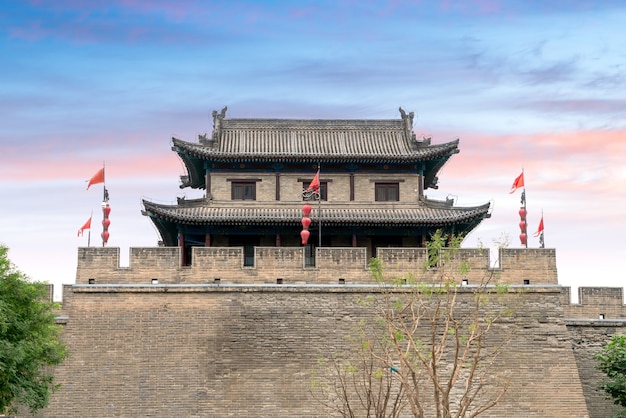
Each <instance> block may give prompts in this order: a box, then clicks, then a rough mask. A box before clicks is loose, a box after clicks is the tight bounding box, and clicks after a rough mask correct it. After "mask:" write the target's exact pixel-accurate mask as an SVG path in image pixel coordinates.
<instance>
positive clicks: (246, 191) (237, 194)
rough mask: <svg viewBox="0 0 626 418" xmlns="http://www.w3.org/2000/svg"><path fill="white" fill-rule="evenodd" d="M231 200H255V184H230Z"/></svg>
mask: <svg viewBox="0 0 626 418" xmlns="http://www.w3.org/2000/svg"><path fill="white" fill-rule="evenodd" d="M231 199H232V200H256V182H252V181H233V182H232V183H231Z"/></svg>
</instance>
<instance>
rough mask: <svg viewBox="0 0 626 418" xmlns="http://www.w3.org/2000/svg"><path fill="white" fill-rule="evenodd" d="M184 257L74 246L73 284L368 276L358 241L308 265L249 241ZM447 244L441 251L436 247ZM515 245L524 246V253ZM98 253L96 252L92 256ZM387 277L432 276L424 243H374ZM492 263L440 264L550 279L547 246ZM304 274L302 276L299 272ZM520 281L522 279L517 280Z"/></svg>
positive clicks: (464, 259)
mask: <svg viewBox="0 0 626 418" xmlns="http://www.w3.org/2000/svg"><path fill="white" fill-rule="evenodd" d="M191 250H192V251H191V263H190V265H188V266H182V265H181V263H182V258H181V253H180V248H179V247H153V248H145V247H142V248H131V249H130V262H129V266H128V267H121V266H120V265H119V248H99V247H88V248H80V249H79V253H78V268H77V283H81V284H88V283H89V280H90V279H91V280H92V281H93V284H106V283H129V284H131V283H144V282H145V281H146V280H147V279H157V280H159V281H162V282H164V283H206V281H207V271H217V272H219V274H217V273H211V274H209V275H210V276H211V277H212V276H216V277H217V276H219V277H220V279H221V280H222V281H224V282H227V281H228V282H232V283H271V282H274V281H275V280H276V278H277V277H282V278H284V279H285V280H288V281H291V282H307V283H334V282H336V281H337V277H338V275H340V276H341V277H342V278H344V279H345V280H349V281H350V282H352V283H371V281H372V277H371V275H369V274H367V270H368V261H369V258H368V255H367V248H366V247H319V248H316V255H315V264H314V265H307V263H306V259H305V254H304V249H303V247H255V248H254V263H253V264H252V265H251V266H245V265H244V251H243V247H192V249H191ZM444 251H447V250H444ZM523 251H529V252H530V253H529V254H524V252H523ZM100 254H102V257H100V256H99V255H100ZM377 255H378V256H379V257H380V258H381V260H382V262H383V266H384V268H385V273H386V274H387V275H389V276H405V275H407V274H412V275H413V276H414V277H419V278H420V279H422V280H427V281H428V280H435V278H436V277H437V275H438V274H439V271H438V269H437V268H432V269H425V265H426V263H427V261H428V251H427V249H425V248H385V247H381V248H378V254H377ZM500 257H501V263H500V267H499V268H491V267H490V263H491V260H490V255H489V251H487V250H484V249H479V248H463V249H460V250H458V251H455V253H454V255H453V256H452V257H451V259H450V261H449V262H448V263H447V266H446V268H447V269H448V271H449V272H451V273H456V272H458V271H459V269H460V268H461V267H462V265H466V266H467V267H469V271H468V272H467V273H464V274H463V277H462V278H461V277H460V276H459V281H460V280H461V279H465V280H468V281H469V283H472V284H477V283H481V282H484V281H489V282H490V283H506V284H511V285H517V284H520V285H521V284H540V285H541V284H558V283H557V279H556V262H555V260H554V258H555V252H554V250H551V249H533V250H522V251H521V252H520V250H517V249H502V250H500ZM304 278H306V279H304ZM524 280H528V282H527V283H526V282H524Z"/></svg>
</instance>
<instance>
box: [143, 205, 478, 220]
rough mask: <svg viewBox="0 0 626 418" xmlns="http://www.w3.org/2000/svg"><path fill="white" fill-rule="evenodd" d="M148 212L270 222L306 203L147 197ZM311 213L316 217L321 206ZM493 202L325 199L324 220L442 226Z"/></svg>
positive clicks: (297, 215)
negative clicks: (346, 202)
mask: <svg viewBox="0 0 626 418" xmlns="http://www.w3.org/2000/svg"><path fill="white" fill-rule="evenodd" d="M143 204H144V208H145V214H147V215H149V216H153V217H157V218H161V219H164V220H167V221H170V222H175V223H183V224H194V225H204V224H227V225H264V224H265V225H270V224H300V221H301V219H302V210H301V208H302V204H301V203H299V204H297V205H295V204H293V205H281V206H273V207H271V206H266V207H264V206H256V205H255V206H249V205H245V204H242V205H239V206H233V207H212V206H210V205H189V206H181V205H162V204H157V203H152V202H149V201H146V200H144V201H143ZM313 207H314V208H315V209H314V211H313V213H312V214H311V218H312V219H316V216H317V212H316V211H317V209H316V208H317V207H316V205H315V204H314V205H313ZM488 212H489V204H488V203H487V204H484V205H481V206H474V207H451V206H450V207H445V205H439V204H432V205H421V206H412V207H409V206H404V205H403V207H399V208H398V207H359V208H351V207H349V206H342V207H335V205H333V203H327V202H323V203H322V222H324V223H326V224H328V225H364V226H365V225H376V226H383V225H389V226H438V225H451V224H457V223H466V222H470V223H478V222H480V221H481V220H482V219H483V218H486V217H488V216H489V215H488Z"/></svg>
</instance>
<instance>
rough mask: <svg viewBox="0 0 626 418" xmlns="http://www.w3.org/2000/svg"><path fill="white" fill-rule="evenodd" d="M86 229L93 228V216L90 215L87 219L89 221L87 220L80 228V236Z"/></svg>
mask: <svg viewBox="0 0 626 418" xmlns="http://www.w3.org/2000/svg"><path fill="white" fill-rule="evenodd" d="M85 229H91V216H90V217H89V219H87V222H85V225H83V226H82V227H81V228H80V229H79V230H78V236H79V237H80V236H81V235H83V231H84V230H85Z"/></svg>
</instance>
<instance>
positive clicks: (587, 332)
mask: <svg viewBox="0 0 626 418" xmlns="http://www.w3.org/2000/svg"><path fill="white" fill-rule="evenodd" d="M379 256H380V258H381V259H382V260H383V263H384V265H385V271H386V274H388V275H389V276H402V275H405V274H407V271H408V272H416V273H417V272H419V274H424V275H425V276H419V277H420V278H421V279H423V278H424V277H426V278H428V277H430V278H434V277H435V275H436V274H440V273H442V271H441V270H437V269H426V270H425V271H424V268H423V266H424V262H425V261H426V250H425V249H419V248H418V249H411V248H409V249H407V248H403V249H398V248H395V249H388V248H380V249H379ZM499 257H500V264H499V267H497V268H492V267H490V265H491V261H490V260H489V255H488V251H483V250H479V249H462V250H461V251H459V253H458V254H456V256H455V257H454V259H453V260H452V262H451V263H450V264H448V265H447V269H448V270H450V271H451V272H454V270H455V268H454V267H455V266H457V267H458V266H459V265H460V263H461V262H466V263H467V264H468V265H469V266H470V267H472V268H471V270H470V272H469V273H468V274H467V275H464V276H462V277H459V279H460V280H463V279H465V280H467V286H462V287H461V288H460V292H461V293H460V298H461V299H460V300H461V305H464V302H463V300H464V298H468V297H470V295H471V292H472V289H473V288H474V286H475V285H476V284H478V283H480V281H481V280H484V279H485V278H489V279H490V280H491V284H496V283H505V284H507V285H508V287H507V293H506V294H505V295H504V296H502V297H504V298H505V302H498V303H504V304H506V305H507V306H511V307H513V312H514V313H515V315H514V319H513V320H512V321H510V322H506V323H503V324H500V325H499V327H500V328H497V329H496V330H495V331H494V335H496V340H492V341H491V344H499V343H500V342H501V341H499V340H497V338H501V337H500V336H505V335H509V336H513V338H512V339H511V341H510V342H509V343H508V344H507V345H506V350H504V351H503V354H502V356H501V358H500V359H499V360H498V368H497V370H498V371H497V373H507V374H508V375H510V376H511V379H512V380H511V387H510V388H509V390H508V392H507V395H506V396H505V398H504V399H503V400H502V402H501V404H500V405H499V406H498V407H496V408H495V409H494V410H492V411H491V412H490V414H488V415H485V416H494V417H500V416H508V417H528V416H551V417H570V416H576V417H585V416H589V417H597V418H600V417H605V416H609V415H610V414H611V413H612V412H614V407H613V406H612V404H611V402H610V401H607V400H605V399H604V396H603V394H602V393H601V392H600V391H598V389H597V385H598V382H599V381H600V379H601V378H602V375H601V374H600V373H599V372H598V371H597V370H595V361H594V355H595V353H596V352H597V351H598V350H599V349H600V348H601V347H602V346H603V345H604V344H606V342H607V341H608V340H609V339H610V337H611V336H612V335H614V334H615V333H623V332H624V331H625V330H626V307H625V306H624V302H623V290H622V289H620V288H591V287H581V288H579V290H578V292H579V303H577V304H571V303H570V288H567V287H562V286H559V285H558V282H557V279H556V261H555V254H554V250H546V249H536V250H535V249H533V250H525V249H524V250H501V251H500V254H499ZM180 260H181V259H180V250H179V248H177V247H159V248H132V249H131V250H130V263H129V266H128V267H121V266H120V263H119V249H118V248H93V247H88V248H80V249H79V251H78V268H77V281H76V284H75V285H66V286H64V289H63V307H62V309H61V311H60V312H59V318H58V322H59V323H60V324H63V327H64V332H63V338H64V340H65V341H66V342H67V344H68V347H69V349H70V351H71V353H72V355H71V357H70V359H69V360H68V361H66V363H65V364H63V365H62V366H60V367H58V368H57V369H56V370H55V375H56V378H57V381H58V383H60V384H61V385H62V389H61V391H60V392H57V393H56V394H55V395H54V396H53V398H52V401H51V404H50V407H49V408H47V409H46V410H44V411H42V412H41V413H40V414H39V415H38V416H40V417H56V416H65V417H83V416H138V415H141V416H163V415H167V416H189V417H204V416H303V417H313V416H328V413H327V411H323V410H321V409H320V408H321V407H320V404H319V403H318V402H317V401H315V400H314V399H313V397H312V393H311V381H312V378H313V375H314V374H315V373H316V371H317V370H318V368H319V366H318V360H319V358H320V357H324V356H328V355H329V354H330V353H331V351H341V350H343V349H345V348H346V347H347V345H346V344H348V340H347V339H346V336H347V335H350V334H351V333H353V332H354V329H355V326H356V324H357V323H358V321H360V320H361V319H363V318H366V317H367V316H368V315H371V312H368V311H367V310H366V309H365V308H364V307H363V305H362V304H359V303H358V300H360V299H363V298H364V297H366V296H370V295H377V294H378V293H379V292H380V288H379V287H378V286H376V285H375V284H373V279H372V277H371V275H370V273H369V272H368V270H367V262H368V260H367V258H366V253H365V251H364V249H362V248H318V249H317V260H316V261H317V262H316V266H315V267H305V266H304V259H303V253H302V249H301V248H295V247H294V248H291V247H259V248H257V249H256V253H255V265H254V266H253V267H244V266H243V258H242V249H241V248H216V247H197V248H194V252H193V260H192V265H191V266H184V267H182V266H180ZM451 277H455V278H456V276H455V275H454V274H453V275H452V276H451ZM216 279H219V280H216ZM277 279H282V280H281V281H277ZM339 279H343V281H340V280H339ZM525 280H527V281H528V282H525ZM51 295H52V293H50V296H51ZM499 297H500V296H498V298H499ZM489 300H490V301H495V300H496V298H495V297H494V298H490V299H489ZM68 400H71V401H69V402H68ZM26 416H27V415H26Z"/></svg>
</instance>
